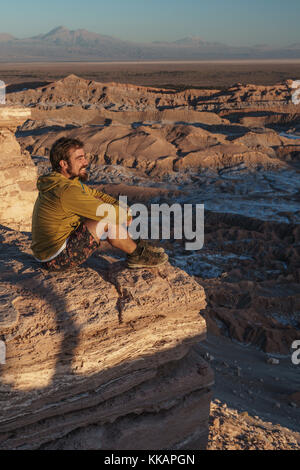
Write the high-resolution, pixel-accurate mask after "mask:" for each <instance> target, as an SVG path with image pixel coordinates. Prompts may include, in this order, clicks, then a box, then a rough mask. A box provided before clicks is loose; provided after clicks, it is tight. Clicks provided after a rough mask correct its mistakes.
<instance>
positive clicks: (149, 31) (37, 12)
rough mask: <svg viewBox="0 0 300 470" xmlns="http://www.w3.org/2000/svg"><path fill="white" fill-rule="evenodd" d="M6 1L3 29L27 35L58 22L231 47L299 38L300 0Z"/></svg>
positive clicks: (123, 35) (121, 35) (134, 37)
mask: <svg viewBox="0 0 300 470" xmlns="http://www.w3.org/2000/svg"><path fill="white" fill-rule="evenodd" d="M17 8H18V10H17V11H18V14H16V5H15V3H14V4H12V3H5V4H4V5H2V8H1V18H0V33H8V34H11V35H13V36H14V37H16V38H19V39H24V38H29V37H32V36H37V35H39V34H45V33H48V32H49V31H51V30H53V29H54V28H56V27H58V26H65V27H66V28H68V29H70V30H76V29H85V30H88V31H90V32H94V33H97V34H103V35H109V36H112V37H115V38H118V39H121V40H125V41H133V42H148V43H151V42H153V41H168V42H172V41H176V40H179V39H182V38H185V37H195V36H196V37H200V38H201V39H202V40H204V41H207V42H220V43H223V44H227V45H230V46H257V45H261V44H263V45H268V46H270V47H285V46H288V45H291V44H293V43H299V42H300V34H299V27H298V19H299V17H300V2H298V0H287V1H286V2H285V3H284V5H283V2H282V0H265V1H264V2H261V1H259V0H252V1H249V0H226V2H224V0H210V2H206V1H205V2H204V1H197V2H196V1H195V0H185V2H180V1H179V0H164V1H161V0H151V1H150V2H147V3H141V2H140V1H138V0H131V1H130V3H127V2H126V3H125V2H124V1H121V0H111V1H110V2H104V1H103V0H100V1H99V0H98V1H96V0H86V1H85V2H81V1H78V0H73V1H71V0H65V2H64V3H63V4H62V3H61V2H60V1H58V0H52V2H51V4H50V5H47V6H44V7H43V10H42V11H41V4H40V2H39V1H37V0H28V1H27V2H26V3H23V2H18V6H17Z"/></svg>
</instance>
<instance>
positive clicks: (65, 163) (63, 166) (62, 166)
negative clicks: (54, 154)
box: [59, 160, 68, 170]
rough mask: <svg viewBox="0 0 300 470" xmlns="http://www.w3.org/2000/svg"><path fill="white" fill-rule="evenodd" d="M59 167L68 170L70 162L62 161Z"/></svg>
mask: <svg viewBox="0 0 300 470" xmlns="http://www.w3.org/2000/svg"><path fill="white" fill-rule="evenodd" d="M59 166H60V167H61V169H62V170H66V169H67V168H68V162H67V161H66V160H60V162H59Z"/></svg>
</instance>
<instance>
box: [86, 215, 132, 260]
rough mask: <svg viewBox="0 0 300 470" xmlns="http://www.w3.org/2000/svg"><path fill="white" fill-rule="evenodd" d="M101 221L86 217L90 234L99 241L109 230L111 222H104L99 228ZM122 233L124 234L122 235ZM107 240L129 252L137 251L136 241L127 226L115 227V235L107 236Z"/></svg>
mask: <svg viewBox="0 0 300 470" xmlns="http://www.w3.org/2000/svg"><path fill="white" fill-rule="evenodd" d="M98 224H99V221H97V220H92V219H85V221H84V225H85V226H86V228H87V229H88V231H89V232H90V234H91V235H92V236H93V237H94V238H95V240H96V241H97V243H100V238H101V236H102V235H103V234H104V232H108V231H109V230H110V227H109V224H106V225H104V224H102V226H100V229H99V225H98ZM121 234H122V236H121ZM107 241H108V242H109V243H110V244H111V245H112V246H113V247H115V248H119V250H121V251H124V252H125V253H127V254H131V253H133V252H134V251H135V249H136V247H137V245H136V243H135V242H134V241H133V240H132V238H130V235H129V233H128V231H127V230H126V229H125V228H122V227H119V226H117V227H116V229H115V236H114V237H113V238H112V237H109V236H108V237H107Z"/></svg>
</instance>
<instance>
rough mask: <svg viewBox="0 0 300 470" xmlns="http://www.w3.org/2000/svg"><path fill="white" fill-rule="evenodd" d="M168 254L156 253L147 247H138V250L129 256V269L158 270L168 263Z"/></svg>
mask: <svg viewBox="0 0 300 470" xmlns="http://www.w3.org/2000/svg"><path fill="white" fill-rule="evenodd" d="M168 259H169V257H168V255H167V254H166V253H162V252H154V251H152V250H150V249H149V248H148V247H145V246H139V245H138V246H137V248H136V250H135V251H134V252H133V253H132V254H131V255H127V266H128V268H156V267H157V266H161V265H163V264H165V263H166V262H167V261H168Z"/></svg>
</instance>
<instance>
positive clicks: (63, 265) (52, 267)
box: [43, 224, 99, 271]
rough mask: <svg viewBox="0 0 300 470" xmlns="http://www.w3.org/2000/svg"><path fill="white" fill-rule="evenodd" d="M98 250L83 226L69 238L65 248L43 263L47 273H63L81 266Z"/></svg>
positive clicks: (94, 241) (92, 238) (97, 246)
mask: <svg viewBox="0 0 300 470" xmlns="http://www.w3.org/2000/svg"><path fill="white" fill-rule="evenodd" d="M97 248H99V244H98V243H97V242H96V240H95V239H94V237H93V236H92V235H91V234H90V232H89V231H88V229H87V228H86V226H85V225H84V224H81V225H79V227H78V228H77V229H76V230H74V232H72V233H71V235H70V236H69V239H68V241H67V246H66V248H65V249H64V250H63V251H62V252H61V253H60V254H59V255H58V256H56V257H55V258H54V259H52V260H51V261H46V262H45V263H43V267H44V268H46V269H47V270H48V271H65V270H67V269H71V268H74V267H76V266H78V265H80V264H82V263H83V262H84V261H85V260H86V259H87V258H89V257H90V256H91V254H92V253H93V252H94V251H95V250H97Z"/></svg>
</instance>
